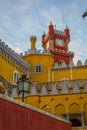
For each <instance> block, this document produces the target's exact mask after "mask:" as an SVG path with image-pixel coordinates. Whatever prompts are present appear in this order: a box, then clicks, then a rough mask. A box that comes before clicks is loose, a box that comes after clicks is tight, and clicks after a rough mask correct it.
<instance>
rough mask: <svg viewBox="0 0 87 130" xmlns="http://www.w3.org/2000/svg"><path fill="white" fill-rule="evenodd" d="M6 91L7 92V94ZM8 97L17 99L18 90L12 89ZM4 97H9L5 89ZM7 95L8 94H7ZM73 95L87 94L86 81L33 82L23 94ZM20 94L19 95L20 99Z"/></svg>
mask: <svg viewBox="0 0 87 130" xmlns="http://www.w3.org/2000/svg"><path fill="white" fill-rule="evenodd" d="M7 91H8V92H7ZM10 91H11V92H10V94H11V95H10V96H12V97H18V96H19V94H18V88H12V89H11V90H10ZM5 93H6V95H9V90H7V89H6V92H5ZM7 93H8V94H7ZM75 93H87V79H84V80H72V81H69V80H66V81H59V82H51V83H38V82H35V83H34V82H33V83H31V85H30V88H29V92H28V93H25V96H28V95H29V96H32V95H38V96H49V95H65V94H75ZM21 96H22V94H20V97H21Z"/></svg>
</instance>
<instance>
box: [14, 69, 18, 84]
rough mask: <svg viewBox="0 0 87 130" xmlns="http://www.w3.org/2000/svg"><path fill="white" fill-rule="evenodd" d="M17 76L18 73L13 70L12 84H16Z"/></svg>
mask: <svg viewBox="0 0 87 130" xmlns="http://www.w3.org/2000/svg"><path fill="white" fill-rule="evenodd" d="M18 78H19V73H18V72H17V71H14V72H13V84H14V85H17V81H18Z"/></svg>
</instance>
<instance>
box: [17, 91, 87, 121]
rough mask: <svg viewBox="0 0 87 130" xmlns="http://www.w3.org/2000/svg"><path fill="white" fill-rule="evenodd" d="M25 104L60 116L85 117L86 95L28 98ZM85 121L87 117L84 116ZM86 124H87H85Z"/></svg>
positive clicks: (86, 107)
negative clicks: (79, 115) (75, 115)
mask: <svg viewBox="0 0 87 130" xmlns="http://www.w3.org/2000/svg"><path fill="white" fill-rule="evenodd" d="M19 100H20V101H21V99H19ZM25 103H27V104H30V105H33V106H35V107H38V108H40V109H42V110H44V111H47V112H50V113H53V114H56V115H57V116H61V115H62V114H67V113H80V112H83V111H85V113H86V115H87V106H86V105H87V94H86V93H84V94H65V95H49V96H28V97H26V98H25ZM86 121H87V116H86ZM86 123H87V122H86Z"/></svg>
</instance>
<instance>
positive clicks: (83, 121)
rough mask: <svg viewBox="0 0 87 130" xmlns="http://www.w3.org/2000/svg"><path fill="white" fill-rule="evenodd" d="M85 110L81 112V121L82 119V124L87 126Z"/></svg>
mask: <svg viewBox="0 0 87 130" xmlns="http://www.w3.org/2000/svg"><path fill="white" fill-rule="evenodd" d="M84 114H85V113H84V112H81V121H82V126H85V119H84Z"/></svg>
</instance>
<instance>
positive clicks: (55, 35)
mask: <svg viewBox="0 0 87 130" xmlns="http://www.w3.org/2000/svg"><path fill="white" fill-rule="evenodd" d="M69 41H70V32H69V29H68V27H67V26H66V28H65V30H64V31H60V30H56V29H55V27H54V26H53V24H52V22H51V23H50V25H49V26H48V33H47V34H45V33H44V34H43V35H42V46H43V48H44V50H45V52H50V53H52V54H53V55H54V63H57V64H58V65H59V66H61V64H62V63H63V62H64V63H65V64H66V65H67V66H69V64H70V60H71V59H72V58H73V57H74V53H72V52H69V51H68V44H69Z"/></svg>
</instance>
